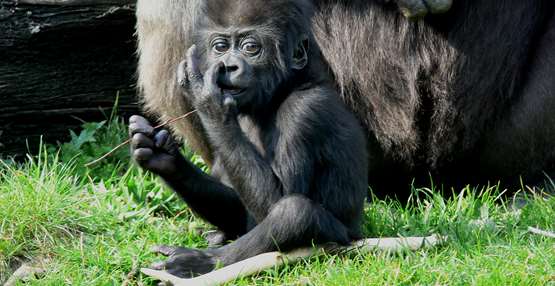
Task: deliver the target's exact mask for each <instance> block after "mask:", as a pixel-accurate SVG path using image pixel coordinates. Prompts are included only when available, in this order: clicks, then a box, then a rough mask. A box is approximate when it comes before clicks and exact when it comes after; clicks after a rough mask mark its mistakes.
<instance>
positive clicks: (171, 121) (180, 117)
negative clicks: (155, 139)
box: [85, 109, 197, 168]
mask: <svg viewBox="0 0 555 286" xmlns="http://www.w3.org/2000/svg"><path fill="white" fill-rule="evenodd" d="M195 112H197V111H196V109H195V110H193V111H189V112H187V113H185V114H183V115H181V116H178V117H176V118H171V119H168V120H166V122H164V123H162V124H160V125H156V126H154V130H156V129H160V128H163V127H165V126H166V125H168V124H172V123H174V122H176V121H179V120H181V119H184V118H187V117H188V116H189V115H191V114H193V113H195ZM129 142H131V138H129V139H127V140H125V141H123V142H121V144H119V145H118V146H116V147H114V149H112V150H110V152H108V153H106V154H104V155H103V156H102V157H100V158H98V159H96V160H94V161H92V162H89V163H87V164H85V167H87V168H89V167H91V166H94V165H96V164H98V163H100V162H101V161H102V160H104V159H106V158H108V157H110V156H112V154H114V153H115V152H116V151H117V150H119V149H121V148H122V147H124V146H125V145H127V144H129Z"/></svg>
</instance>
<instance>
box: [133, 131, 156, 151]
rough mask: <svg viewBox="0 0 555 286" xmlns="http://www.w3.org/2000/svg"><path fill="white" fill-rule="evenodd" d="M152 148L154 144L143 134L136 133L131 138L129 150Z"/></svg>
mask: <svg viewBox="0 0 555 286" xmlns="http://www.w3.org/2000/svg"><path fill="white" fill-rule="evenodd" d="M152 147H154V142H153V141H152V139H150V138H149V137H147V136H146V135H144V134H143V133H136V134H135V135H133V137H132V138H131V148H133V149H140V148H152Z"/></svg>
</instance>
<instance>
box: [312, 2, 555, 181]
mask: <svg viewBox="0 0 555 286" xmlns="http://www.w3.org/2000/svg"><path fill="white" fill-rule="evenodd" d="M317 2H320V3H319V8H318V10H319V11H320V13H317V14H316V19H315V20H314V23H315V25H314V26H315V33H316V38H317V40H318V42H319V44H320V45H321V48H322V51H323V53H324V56H325V58H326V59H327V61H328V62H329V64H330V66H331V69H332V70H333V71H334V73H335V76H336V80H337V82H338V84H339V86H340V87H341V90H342V95H343V99H344V100H345V101H346V102H347V104H348V105H349V106H350V107H351V108H352V110H354V112H355V113H356V114H357V115H358V117H359V119H360V120H361V121H362V122H363V124H364V125H365V127H366V128H367V130H369V131H370V132H369V134H370V136H371V137H372V141H373V142H374V147H373V148H372V147H371V149H374V150H373V151H371V154H372V155H374V156H375V157H377V158H375V159H374V160H375V161H374V162H370V178H371V179H370V182H371V184H372V182H374V183H376V182H382V183H384V184H387V186H388V187H389V188H391V182H392V181H399V180H391V179H390V176H388V174H394V175H393V176H395V177H398V176H399V175H400V174H399V169H400V170H405V178H407V179H409V178H412V177H424V178H425V179H427V178H428V175H427V173H428V172H431V173H432V174H435V175H437V176H435V178H436V179H439V180H441V181H443V182H447V183H455V184H456V183H461V184H467V183H484V182H487V181H488V180H494V181H497V180H498V179H505V180H506V181H507V182H509V181H510V180H516V181H518V179H519V178H518V176H521V175H522V176H525V177H527V178H528V179H531V180H535V179H539V176H538V175H541V171H542V170H546V171H549V169H550V168H551V171H552V170H553V169H552V168H553V163H554V154H555V148H553V146H554V144H553V143H549V142H555V141H554V140H555V133H554V131H555V113H553V112H551V111H550V110H552V109H553V108H554V107H555V94H554V93H555V85H554V84H555V81H554V80H553V79H552V76H550V74H551V75H552V74H553V72H554V69H555V62H554V60H555V58H554V57H555V41H554V33H555V22H554V19H553V10H554V3H553V1H549V0H541V1H519V0H501V1H489V0H478V1H466V0H459V1H454V6H453V7H452V9H451V11H450V12H449V13H447V14H444V15H439V16H433V17H428V18H426V19H424V20H422V21H417V22H414V21H409V20H406V19H404V18H403V17H402V16H401V15H399V13H398V12H397V11H396V10H395V9H394V7H388V6H384V5H380V4H377V3H373V2H372V1H317ZM355 15H356V16H357V18H356V20H354V19H353V16H355ZM345 31H357V33H356V34H354V35H350V34H349V33H345ZM330 39H333V40H330ZM377 178H380V179H379V180H378V179H377ZM403 183H404V184H407V183H408V182H407V181H405V182H403ZM405 189H407V188H405Z"/></svg>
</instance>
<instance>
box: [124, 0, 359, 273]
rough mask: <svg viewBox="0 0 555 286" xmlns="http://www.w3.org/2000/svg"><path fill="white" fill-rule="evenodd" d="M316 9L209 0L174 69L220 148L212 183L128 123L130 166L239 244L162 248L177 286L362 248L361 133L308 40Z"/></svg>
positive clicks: (147, 130)
mask: <svg viewBox="0 0 555 286" xmlns="http://www.w3.org/2000/svg"><path fill="white" fill-rule="evenodd" d="M309 2H310V1H295V0H271V1H268V0H250V1H242V0H233V1H230V0H209V1H204V2H203V5H204V7H203V11H204V13H205V15H203V16H205V17H199V19H202V20H201V22H200V23H198V25H199V27H198V29H197V31H199V32H198V34H197V35H196V36H195V43H196V45H194V46H193V47H191V48H190V49H189V51H188V53H187V59H186V61H184V62H182V63H181V65H180V66H179V68H178V72H177V74H178V77H179V78H178V80H179V82H180V83H181V84H182V86H183V89H184V96H186V97H187V99H188V100H189V101H190V102H192V103H193V105H194V107H195V108H196V109H197V110H198V115H199V117H200V121H201V123H202V126H203V127H204V129H205V132H206V133H207V134H208V137H209V139H210V141H211V143H212V144H213V146H214V149H215V151H214V157H215V161H214V165H213V166H212V175H211V176H210V175H207V174H205V173H203V172H202V171H201V170H200V169H198V168H197V167H195V166H194V165H193V164H192V163H190V162H189V161H187V159H185V158H184V157H183V156H182V155H181V154H180V153H179V151H178V148H177V147H176V144H175V143H174V141H173V140H172V139H171V138H170V135H169V133H168V132H167V131H160V132H157V131H156V130H154V129H153V128H152V126H151V125H150V124H149V123H148V122H147V121H146V120H145V119H144V118H142V117H139V116H133V117H132V118H131V120H130V126H129V129H130V133H131V135H132V156H133V159H134V160H135V161H136V162H137V163H138V164H139V165H140V166H142V167H143V168H144V169H146V170H149V171H151V172H154V173H156V174H158V175H159V176H161V177H162V178H163V179H164V180H165V182H166V183H167V184H168V185H169V186H170V187H171V188H172V189H173V190H174V191H175V192H176V193H178V194H179V195H180V196H181V197H182V198H183V199H184V200H185V202H186V203H187V204H188V205H189V207H190V208H191V209H192V210H193V211H194V212H195V213H196V214H198V215H199V216H201V217H202V218H203V219H205V220H206V221H208V222H209V223H211V224H213V225H214V226H216V227H217V228H218V229H219V230H221V231H222V232H223V233H224V234H225V237H226V238H227V239H236V240H235V241H233V242H231V243H229V244H227V245H224V246H222V247H219V248H211V249H207V250H193V249H187V248H182V247H169V246H160V247H157V248H156V251H157V252H159V253H161V254H163V255H166V256H169V259H168V260H166V261H165V262H162V263H160V264H157V265H155V266H154V268H156V269H159V270H161V269H165V270H167V271H168V272H169V273H172V274H174V275H177V276H180V277H190V276H194V275H198V274H202V273H206V272H209V271H211V270H213V269H214V267H215V266H216V264H219V265H228V264H232V263H235V262H237V261H240V260H244V259H246V258H249V257H252V256H255V255H258V254H260V253H263V252H268V251H275V250H278V249H279V250H290V249H292V248H296V247H300V246H310V245H311V244H313V243H325V242H336V243H340V244H348V243H349V242H350V241H351V240H353V239H357V238H360V222H361V217H362V210H363V203H364V200H365V197H366V194H367V185H368V183H367V174H368V167H367V160H368V158H367V154H366V142H365V137H364V135H363V132H362V129H361V127H360V125H359V123H358V122H357V120H356V119H355V117H354V116H353V115H352V114H351V113H350V112H349V111H348V110H347V109H346V107H345V106H344V105H343V103H342V101H341V100H340V98H339V95H338V94H337V92H336V90H335V88H334V85H333V82H332V80H331V77H330V75H329V74H328V72H327V69H325V68H324V65H323V63H322V58H321V55H320V52H319V51H318V50H317V48H316V45H315V44H314V40H313V38H312V34H311V31H310V15H311V12H312V6H311V5H310V3H309Z"/></svg>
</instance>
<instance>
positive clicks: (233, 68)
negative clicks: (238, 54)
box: [225, 65, 239, 73]
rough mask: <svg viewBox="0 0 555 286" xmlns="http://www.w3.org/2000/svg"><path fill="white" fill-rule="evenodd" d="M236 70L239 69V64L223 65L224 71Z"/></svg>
mask: <svg viewBox="0 0 555 286" xmlns="http://www.w3.org/2000/svg"><path fill="white" fill-rule="evenodd" d="M238 70H239V66H236V65H232V66H227V65H226V66H225V72H226V73H234V72H236V71H238Z"/></svg>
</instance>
